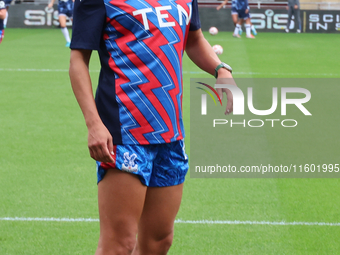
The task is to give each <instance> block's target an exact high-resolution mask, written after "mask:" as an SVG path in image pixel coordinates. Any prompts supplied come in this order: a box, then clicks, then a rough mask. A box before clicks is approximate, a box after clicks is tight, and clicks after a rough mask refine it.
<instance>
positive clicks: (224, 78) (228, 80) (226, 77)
mask: <svg viewBox="0 0 340 255" xmlns="http://www.w3.org/2000/svg"><path fill="white" fill-rule="evenodd" d="M216 84H227V85H233V86H237V85H236V82H235V80H234V78H233V76H232V75H231V73H230V72H229V71H228V70H226V69H223V68H221V69H220V70H219V71H218V78H217V80H216ZM216 91H217V93H218V95H219V96H220V98H221V100H223V94H224V93H225V94H226V96H227V107H226V111H225V113H224V114H225V115H228V114H230V113H232V111H233V94H232V93H231V91H230V90H229V89H227V88H217V89H216Z"/></svg>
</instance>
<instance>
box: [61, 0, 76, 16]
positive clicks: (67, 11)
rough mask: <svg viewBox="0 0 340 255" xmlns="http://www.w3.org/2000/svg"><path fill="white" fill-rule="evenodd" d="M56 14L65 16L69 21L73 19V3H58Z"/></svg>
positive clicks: (70, 1)
mask: <svg viewBox="0 0 340 255" xmlns="http://www.w3.org/2000/svg"><path fill="white" fill-rule="evenodd" d="M58 12H59V15H65V16H67V17H69V18H70V19H71V18H72V17H73V1H72V0H68V1H67V2H65V1H59V4H58Z"/></svg>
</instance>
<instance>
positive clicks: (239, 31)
mask: <svg viewBox="0 0 340 255" xmlns="http://www.w3.org/2000/svg"><path fill="white" fill-rule="evenodd" d="M243 23H244V20H243V19H240V25H241V27H240V28H239V29H238V34H239V35H242V32H243V31H242V25H243Z"/></svg>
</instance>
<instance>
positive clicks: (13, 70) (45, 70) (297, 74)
mask: <svg viewBox="0 0 340 255" xmlns="http://www.w3.org/2000/svg"><path fill="white" fill-rule="evenodd" d="M0 71H7V72H68V69H29V68H27V69H25V68H18V69H15V68H0ZM90 72H96V73H99V70H90ZM183 74H206V72H203V71H183ZM233 74H239V75H285V76H301V75H307V76H339V74H338V73H258V72H233Z"/></svg>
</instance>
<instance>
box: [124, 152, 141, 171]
mask: <svg viewBox="0 0 340 255" xmlns="http://www.w3.org/2000/svg"><path fill="white" fill-rule="evenodd" d="M136 158H137V155H136V154H135V153H133V154H132V155H131V156H130V153H129V152H124V163H123V164H122V170H124V171H127V172H137V171H138V164H137V163H136V162H135V160H136Z"/></svg>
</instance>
